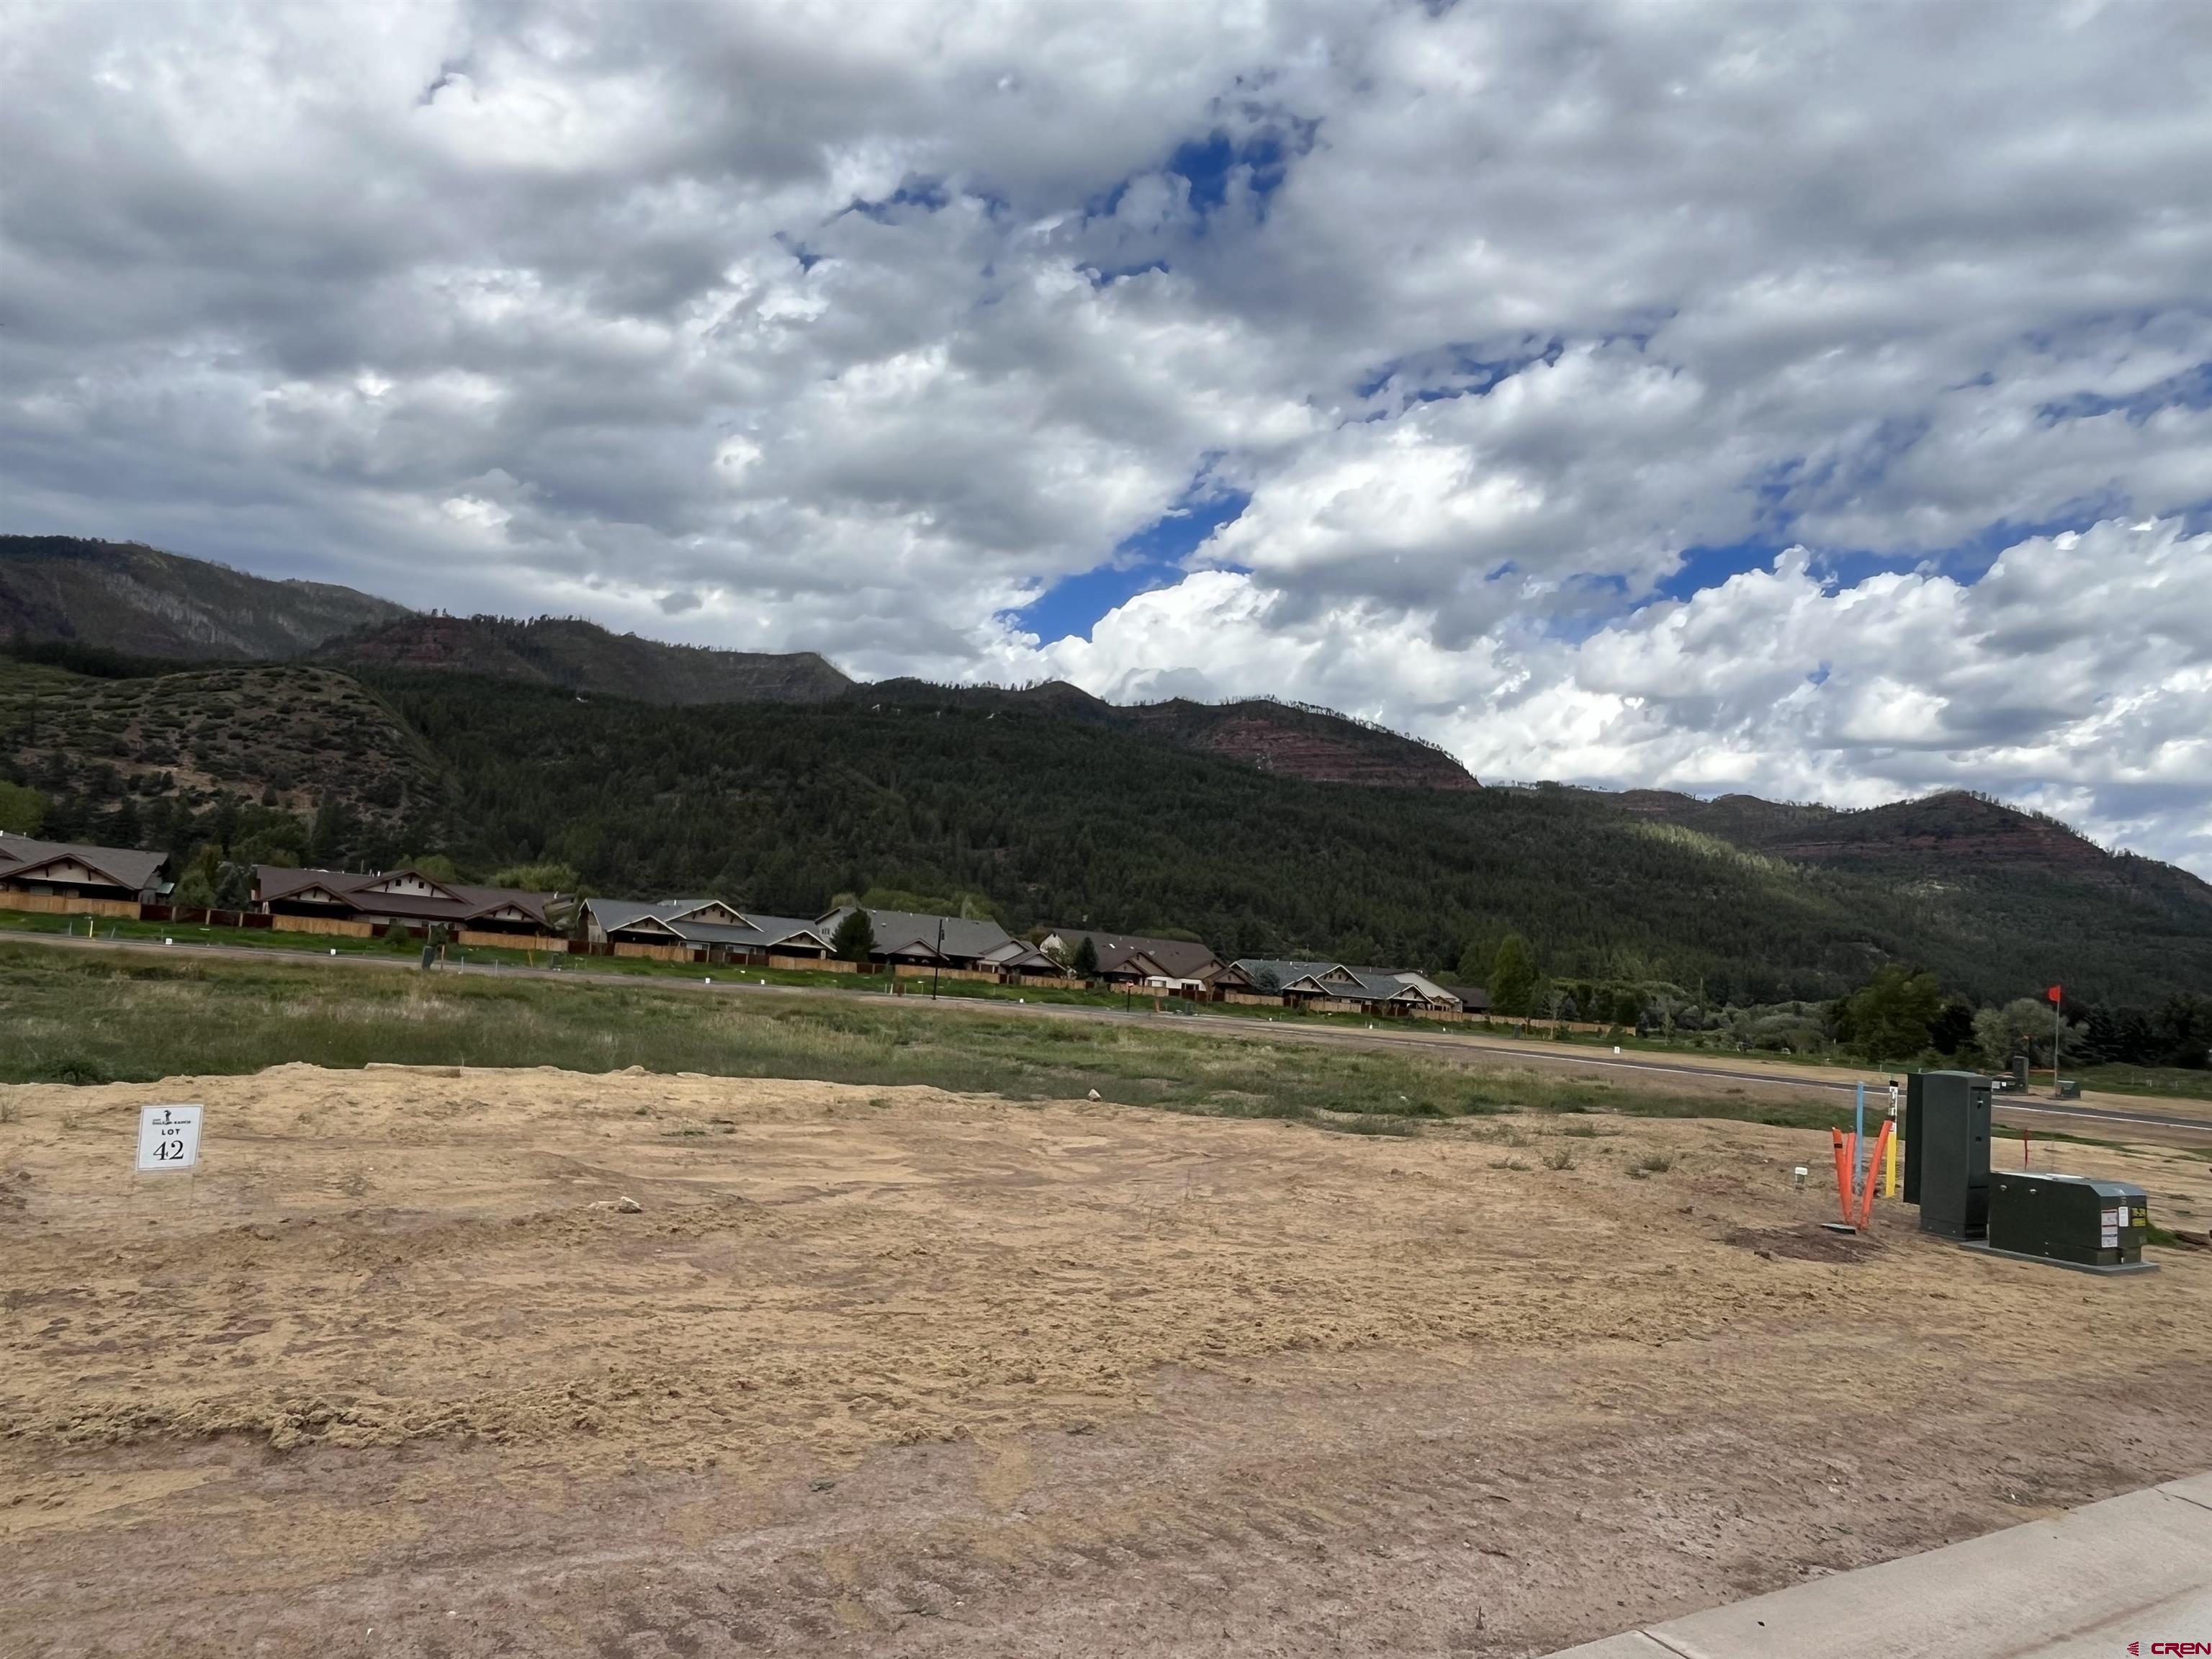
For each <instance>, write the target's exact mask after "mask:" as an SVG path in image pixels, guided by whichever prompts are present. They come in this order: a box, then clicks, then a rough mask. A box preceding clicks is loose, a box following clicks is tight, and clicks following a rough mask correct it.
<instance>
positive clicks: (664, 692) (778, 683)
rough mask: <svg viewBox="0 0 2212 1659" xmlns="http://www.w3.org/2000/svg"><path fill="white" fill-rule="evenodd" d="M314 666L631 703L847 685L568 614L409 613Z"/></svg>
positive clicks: (781, 658)
mask: <svg viewBox="0 0 2212 1659" xmlns="http://www.w3.org/2000/svg"><path fill="white" fill-rule="evenodd" d="M314 657H315V660H316V661H318V662H325V663H330V664H332V665H337V666H339V667H346V668H413V669H429V670H436V671H447V672H458V673H465V674H483V675H491V676H495V677H496V678H501V679H510V680H522V681H526V682H527V683H529V684H536V685H554V686H561V687H563V688H565V689H567V690H570V691H581V692H585V693H587V694H589V695H591V696H608V697H628V698H629V699H631V700H632V701H634V702H663V703H691V702H823V701H824V700H826V699H828V698H830V697H835V696H841V695H842V694H843V693H844V692H846V691H848V690H851V689H852V685H853V682H852V681H851V680H849V679H848V678H846V677H845V676H844V675H843V674H842V673H840V672H839V671H837V670H836V668H834V667H832V666H831V665H829V663H828V662H826V661H824V660H823V659H822V658H820V657H818V656H817V655H815V653H813V652H811V651H794V652H767V651H714V650H709V649H708V647H705V646H699V645H669V644H665V643H664V642H663V641H659V640H647V639H641V638H639V637H638V635H635V634H615V633H611V632H609V631H608V630H607V629H604V628H601V627H599V625H598V624H597V623H587V622H584V621H582V620H580V619H579V618H576V617H538V618H537V619H536V620H534V621H532V622H514V621H510V620H509V619H508V618H507V617H440V616H410V617H401V618H400V619H398V621H396V622H392V623H386V624H385V625H384V626H382V627H380V628H373V629H364V630H363V631H362V632H360V633H357V634H349V635H345V636H344V637H343V638H340V639H335V640H331V641H328V642H327V643H325V644H324V645H323V646H322V647H319V649H318V650H317V651H316V652H315V653H314Z"/></svg>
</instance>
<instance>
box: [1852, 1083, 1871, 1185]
mask: <svg viewBox="0 0 2212 1659" xmlns="http://www.w3.org/2000/svg"><path fill="white" fill-rule="evenodd" d="M1851 1132H1852V1133H1853V1134H1854V1135H1855V1136H1856V1137H1857V1139H1854V1140H1853V1141H1852V1142H1851V1195H1852V1196H1853V1197H1854V1198H1856V1197H1857V1195H1858V1194H1860V1193H1862V1192H1863V1191H1864V1190H1865V1189H1866V1159H1867V1144H1866V1084H1865V1083H1864V1082H1863V1081H1862V1082H1861V1083H1860V1084H1859V1103H1858V1106H1857V1111H1856V1115H1855V1117H1854V1121H1853V1122H1852V1125H1851Z"/></svg>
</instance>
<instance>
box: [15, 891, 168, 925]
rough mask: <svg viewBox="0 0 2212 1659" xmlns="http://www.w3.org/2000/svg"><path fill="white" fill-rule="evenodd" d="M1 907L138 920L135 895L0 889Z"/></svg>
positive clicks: (63, 914)
mask: <svg viewBox="0 0 2212 1659" xmlns="http://www.w3.org/2000/svg"><path fill="white" fill-rule="evenodd" d="M0 910H36V911H39V912H40V913H41V914H43V915H53V916H121V917H123V918H124V919H125V920H126V921H137V920H138V902H137V900H136V899H96V898H78V897H76V896H75V895H74V894H70V893H19V892H11V891H9V890H5V889H0Z"/></svg>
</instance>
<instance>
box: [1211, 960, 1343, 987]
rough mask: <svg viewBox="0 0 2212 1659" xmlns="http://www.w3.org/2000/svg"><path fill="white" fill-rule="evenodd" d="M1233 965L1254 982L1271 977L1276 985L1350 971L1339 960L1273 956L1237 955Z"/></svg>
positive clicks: (1322, 977)
mask: <svg viewBox="0 0 2212 1659" xmlns="http://www.w3.org/2000/svg"><path fill="white" fill-rule="evenodd" d="M1233 966H1235V968H1236V969H1237V971H1238V972H1239V973H1241V974H1243V975H1244V977H1245V978H1247V979H1249V980H1250V981H1253V982H1254V983H1255V984H1258V983H1261V982H1262V981H1266V980H1269V979H1272V980H1273V981H1275V983H1276V984H1277V985H1278V986H1287V985H1291V984H1293V983H1295V982H1296V981H1299V980H1302V979H1311V980H1315V981H1320V980H1323V979H1328V978H1332V977H1334V978H1342V977H1345V976H1346V975H1349V974H1350V973H1351V972H1352V969H1349V968H1347V967H1346V966H1345V965H1344V964H1343V963H1340V962H1285V961H1281V960H1279V959H1277V958H1275V957H1238V958H1237V961H1236V963H1234V964H1233Z"/></svg>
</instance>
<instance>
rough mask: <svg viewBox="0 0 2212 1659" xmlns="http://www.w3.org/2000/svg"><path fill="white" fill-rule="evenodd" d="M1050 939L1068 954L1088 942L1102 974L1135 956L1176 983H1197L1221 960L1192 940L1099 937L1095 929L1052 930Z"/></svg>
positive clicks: (1136, 935)
mask: <svg viewBox="0 0 2212 1659" xmlns="http://www.w3.org/2000/svg"><path fill="white" fill-rule="evenodd" d="M1050 936H1051V937H1055V938H1057V939H1060V942H1061V943H1062V944H1064V945H1066V946H1067V947H1068V948H1069V949H1070V950H1073V948H1074V946H1075V941H1076V940H1078V939H1089V940H1090V941H1091V949H1092V950H1094V951H1097V953H1098V971H1099V972H1100V973H1102V974H1111V973H1118V972H1119V971H1120V970H1121V969H1122V968H1124V967H1126V966H1127V965H1128V964H1129V963H1130V961H1131V958H1133V957H1138V956H1146V957H1151V958H1152V961H1153V962H1154V963H1158V966H1159V968H1160V969H1161V970H1162V971H1163V972H1164V973H1166V974H1167V975H1170V977H1172V978H1176V979H1197V978H1199V977H1200V976H1201V975H1203V974H1204V973H1205V971H1206V969H1208V968H1218V967H1219V966H1220V965H1221V958H1220V957H1218V956H1217V955H1215V954H1214V952H1213V950H1212V947H1211V946H1208V945H1201V944H1200V943H1198V942H1197V941H1195V940H1194V939H1147V938H1146V937H1145V936H1144V935H1143V934H1141V933H1102V932H1101V931H1100V930H1098V929H1097V928H1095V927H1054V928H1053V929H1052V930H1051V935H1050Z"/></svg>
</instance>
